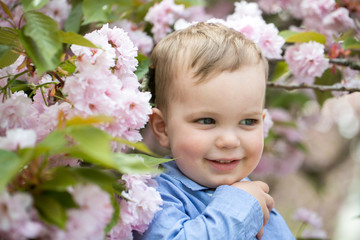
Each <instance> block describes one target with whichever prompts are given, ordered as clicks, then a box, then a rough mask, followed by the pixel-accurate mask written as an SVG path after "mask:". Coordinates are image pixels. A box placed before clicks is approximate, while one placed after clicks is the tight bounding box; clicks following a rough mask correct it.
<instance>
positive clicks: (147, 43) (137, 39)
mask: <svg viewBox="0 0 360 240" xmlns="http://www.w3.org/2000/svg"><path fill="white" fill-rule="evenodd" d="M110 26H111V27H114V26H116V27H120V28H122V29H124V31H125V32H127V33H128V35H129V38H130V39H131V41H132V42H133V43H134V45H135V46H136V47H137V48H138V51H139V52H141V53H143V54H145V55H148V54H149V53H150V52H151V50H152V49H153V47H154V42H153V39H152V38H151V37H150V36H148V35H147V34H146V33H145V32H144V31H143V30H142V29H141V28H140V27H139V26H137V25H136V24H135V23H133V22H130V21H129V20H121V21H117V22H114V23H112V24H110Z"/></svg>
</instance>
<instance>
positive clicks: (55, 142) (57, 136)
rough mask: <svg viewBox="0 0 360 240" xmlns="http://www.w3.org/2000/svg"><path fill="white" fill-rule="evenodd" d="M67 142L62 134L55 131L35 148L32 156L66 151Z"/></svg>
mask: <svg viewBox="0 0 360 240" xmlns="http://www.w3.org/2000/svg"><path fill="white" fill-rule="evenodd" d="M67 144H68V142H67V140H66V139H65V135H64V133H63V132H61V131H59V130H55V131H53V132H51V133H50V134H49V135H47V136H46V138H45V139H43V140H42V141H41V142H40V143H39V144H37V145H36V146H35V149H34V155H35V157H38V156H40V155H42V154H44V153H49V154H57V153H62V152H64V150H65V149H67Z"/></svg>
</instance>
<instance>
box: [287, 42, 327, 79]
mask: <svg viewBox="0 0 360 240" xmlns="http://www.w3.org/2000/svg"><path fill="white" fill-rule="evenodd" d="M285 60H286V62H287V63H288V65H289V68H290V70H291V71H292V73H293V74H294V76H295V77H296V78H297V81H298V82H300V83H310V84H311V83H312V82H313V81H314V78H315V77H320V76H321V75H322V74H323V72H324V71H325V70H326V69H327V68H328V67H329V59H327V58H325V56H324V45H322V44H320V43H317V42H308V43H302V44H296V45H294V46H290V47H288V48H287V50H286V52H285Z"/></svg>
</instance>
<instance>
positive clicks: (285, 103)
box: [266, 88, 310, 109]
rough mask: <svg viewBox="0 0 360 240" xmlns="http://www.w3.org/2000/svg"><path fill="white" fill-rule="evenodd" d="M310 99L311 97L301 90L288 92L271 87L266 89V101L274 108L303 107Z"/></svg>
mask: <svg viewBox="0 0 360 240" xmlns="http://www.w3.org/2000/svg"><path fill="white" fill-rule="evenodd" d="M309 100H310V99H309V97H308V96H307V95H305V94H304V93H301V92H288V91H282V90H277V89H270V88H268V89H267V90H266V103H267V105H268V106H271V107H272V108H284V109H291V108H297V109H301V108H302V107H304V106H305V104H306V103H307V102H308V101H309Z"/></svg>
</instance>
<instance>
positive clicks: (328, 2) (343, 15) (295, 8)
mask: <svg viewBox="0 0 360 240" xmlns="http://www.w3.org/2000/svg"><path fill="white" fill-rule="evenodd" d="M259 6H260V7H261V8H262V9H263V10H264V11H265V12H267V13H277V12H279V11H281V10H286V11H288V12H290V14H291V15H293V16H294V17H296V18H299V19H302V20H303V22H302V26H304V27H305V30H309V31H318V32H320V33H322V34H325V36H326V37H327V43H328V44H330V43H332V42H333V38H334V36H335V37H336V36H338V34H339V33H341V32H344V31H347V30H349V29H351V28H354V26H355V22H354V20H353V19H352V18H351V17H350V14H349V10H348V9H346V8H343V7H336V1H335V0H317V1H313V0H260V1H259Z"/></svg>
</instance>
